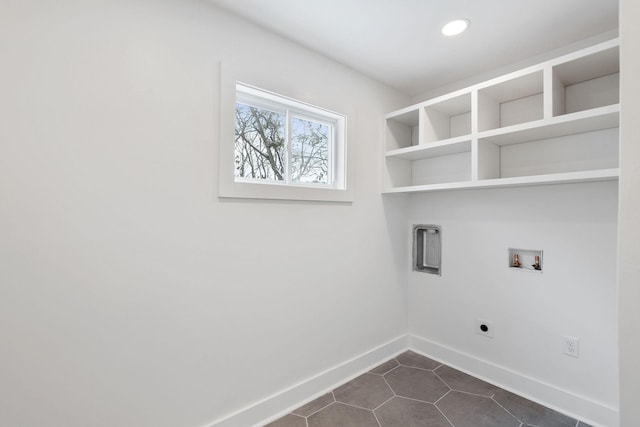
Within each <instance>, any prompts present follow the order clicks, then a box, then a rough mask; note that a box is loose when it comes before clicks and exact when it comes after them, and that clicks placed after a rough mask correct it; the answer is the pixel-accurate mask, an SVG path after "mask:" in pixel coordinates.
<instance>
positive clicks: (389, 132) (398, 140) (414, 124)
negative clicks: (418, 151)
mask: <svg viewBox="0 0 640 427" xmlns="http://www.w3.org/2000/svg"><path fill="white" fill-rule="evenodd" d="M419 116H420V114H419V111H418V110H416V109H407V108H405V109H404V110H400V111H398V112H396V113H392V114H389V115H387V117H386V138H385V140H386V149H387V150H394V149H398V148H405V147H411V146H412V145H418V143H419V142H418V141H419V135H418V134H419V127H418V123H419Z"/></svg>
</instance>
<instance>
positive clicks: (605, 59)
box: [552, 46, 620, 116]
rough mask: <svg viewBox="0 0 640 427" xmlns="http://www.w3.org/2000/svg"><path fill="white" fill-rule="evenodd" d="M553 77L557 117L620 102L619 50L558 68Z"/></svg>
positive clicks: (567, 62)
mask: <svg viewBox="0 0 640 427" xmlns="http://www.w3.org/2000/svg"><path fill="white" fill-rule="evenodd" d="M552 76H553V77H552V78H553V80H552V92H553V116H561V115H563V114H571V113H575V112H578V111H586V110H589V109H592V108H598V107H604V106H607V105H615V104H618V103H619V102H620V94H619V87H620V51H619V48H618V46H613V47H610V48H608V49H604V50H601V51H598V52H596V53H592V54H589V55H584V56H579V57H577V58H575V59H570V60H567V61H566V62H562V63H559V64H556V65H554V66H553V68H552Z"/></svg>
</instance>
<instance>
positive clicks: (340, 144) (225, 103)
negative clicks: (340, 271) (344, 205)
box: [218, 80, 353, 202]
mask: <svg viewBox="0 0 640 427" xmlns="http://www.w3.org/2000/svg"><path fill="white" fill-rule="evenodd" d="M221 83H222V84H223V85H224V80H222V82H221ZM225 95H226V96H225ZM229 95H231V93H229V92H226V91H224V90H221V111H220V112H221V114H220V121H221V123H220V125H221V132H220V174H219V186H218V195H219V197H223V198H224V197H233V198H257V199H284V200H310V201H336V202H351V201H353V188H352V187H353V186H352V185H348V184H349V183H348V180H347V117H346V115H343V114H340V113H336V112H334V111H331V110H328V109H325V108H321V107H317V106H315V105H312V104H309V103H306V102H302V101H298V100H295V99H293V98H289V97H287V96H282V95H278V94H275V93H273V92H269V91H267V90H263V89H259V88H257V87H255V86H251V85H248V84H245V83H241V82H237V81H236V82H234V84H233V96H232V97H231V96H229ZM236 102H240V103H243V104H248V105H253V106H256V107H259V108H265V109H268V110H273V111H278V112H280V111H288V114H289V115H291V116H292V117H296V118H299V119H302V120H311V121H314V122H318V123H323V124H329V125H330V126H331V127H332V129H333V132H332V133H333V135H332V140H333V141H331V142H332V143H330V147H329V155H330V159H329V163H330V166H329V168H330V171H329V173H330V183H329V184H322V183H302V182H282V181H272V180H263V179H252V178H240V177H236V176H235V108H236ZM289 122H290V118H289V117H287V128H286V129H285V132H287V139H288V140H290V136H291V135H289V133H290V132H291V130H290V129H289ZM287 145H288V146H287V150H288V153H287V162H289V159H290V154H291V153H290V150H291V147H290V146H289V144H287ZM286 167H287V168H289V165H288V164H287V165H286ZM288 173H289V172H287V174H288Z"/></svg>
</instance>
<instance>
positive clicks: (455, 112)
mask: <svg viewBox="0 0 640 427" xmlns="http://www.w3.org/2000/svg"><path fill="white" fill-rule="evenodd" d="M423 111H424V130H423V133H424V137H423V139H422V141H421V142H422V143H429V142H434V141H440V140H444V139H449V138H455V137H459V136H463V135H469V134H470V133H471V93H464V94H462V95H458V96H454V97H451V98H448V99H444V100H440V101H437V102H433V103H429V104H427V105H425V106H424V107H423Z"/></svg>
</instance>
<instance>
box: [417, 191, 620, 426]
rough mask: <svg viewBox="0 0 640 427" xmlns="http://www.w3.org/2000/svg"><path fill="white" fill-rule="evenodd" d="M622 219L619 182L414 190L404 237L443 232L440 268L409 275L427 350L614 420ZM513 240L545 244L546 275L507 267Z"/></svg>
mask: <svg viewBox="0 0 640 427" xmlns="http://www.w3.org/2000/svg"><path fill="white" fill-rule="evenodd" d="M616 219H617V183H616V182H603V183H590V184H570V185H554V186H540V187H526V188H508V189H495V190H476V191H457V192H443V193H429V194H425V195H415V196H413V197H412V200H411V203H410V216H409V223H408V224H407V231H406V233H407V235H408V234H409V233H410V228H411V224H419V223H427V224H438V225H441V226H442V236H443V237H442V238H443V243H442V244H443V249H442V250H443V261H442V263H443V266H442V271H443V273H442V276H441V277H438V276H433V275H428V274H423V273H411V275H410V278H409V330H410V333H411V334H414V335H416V336H417V337H418V339H417V341H416V342H417V343H418V348H422V349H423V350H424V351H428V352H431V353H433V354H434V355H437V356H438V355H439V356H441V357H447V358H449V360H450V362H451V363H454V364H457V365H458V366H459V367H460V368H463V369H466V370H468V371H470V372H472V373H475V374H477V375H480V376H483V377H485V378H487V379H488V380H490V381H494V382H498V383H499V384H502V385H504V386H507V387H509V388H511V389H514V390H515V391H517V392H519V393H523V394H525V395H528V396H529V397H531V398H533V399H535V400H538V401H541V402H543V403H546V404H548V405H549V406H552V407H555V408H557V409H559V410H562V411H564V412H569V413H571V414H573V415H575V416H578V417H583V418H586V419H587V420H589V421H593V422H594V423H595V424H598V425H600V424H602V425H606V426H607V427H612V426H613V425H614V423H615V422H617V421H616V420H615V418H616V410H617V404H618V389H617V387H618V381H617V374H618V372H617V336H616V334H617V326H616V319H617V316H616V230H617V228H616V227H617V223H616ZM510 247H511V248H522V249H542V250H543V251H544V256H543V266H544V269H543V273H542V274H539V273H537V272H530V271H520V270H513V269H509V268H508V266H507V263H508V248H510ZM477 318H482V319H485V320H489V321H492V322H493V330H494V337H493V339H488V338H486V337H484V336H481V335H478V334H476V332H475V328H476V319H477ZM565 335H568V336H574V337H578V338H579V339H580V357H579V358H578V359H575V358H572V357H569V356H566V355H564V354H563V337H564V336H565ZM590 401H591V402H590ZM591 403H593V405H592V404H591Z"/></svg>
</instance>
